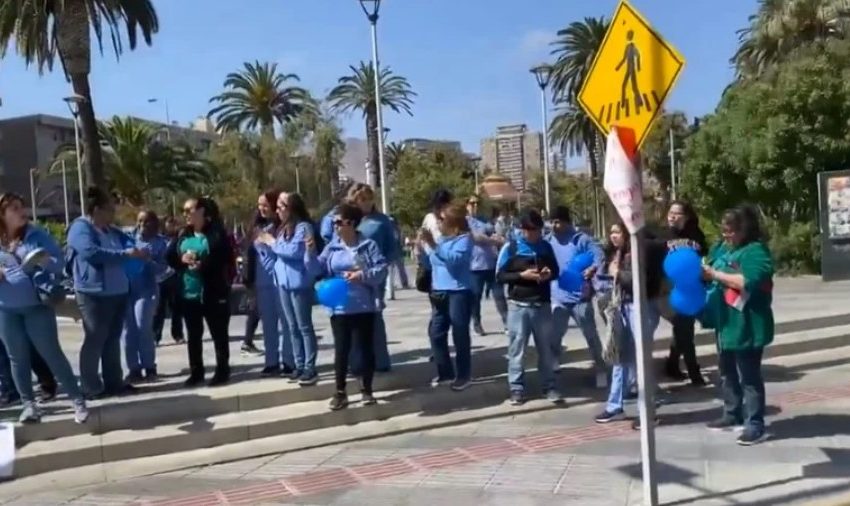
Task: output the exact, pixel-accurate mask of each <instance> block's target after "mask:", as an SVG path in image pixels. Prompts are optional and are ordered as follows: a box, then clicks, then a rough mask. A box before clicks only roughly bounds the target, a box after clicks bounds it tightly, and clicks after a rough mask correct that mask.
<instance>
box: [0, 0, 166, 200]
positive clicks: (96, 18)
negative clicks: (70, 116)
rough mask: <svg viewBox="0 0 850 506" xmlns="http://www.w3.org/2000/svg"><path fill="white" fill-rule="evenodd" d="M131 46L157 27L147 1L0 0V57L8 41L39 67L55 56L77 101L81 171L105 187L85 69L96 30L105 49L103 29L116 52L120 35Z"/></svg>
mask: <svg viewBox="0 0 850 506" xmlns="http://www.w3.org/2000/svg"><path fill="white" fill-rule="evenodd" d="M123 30H126V38H127V42H128V43H129V46H130V49H135V48H136V44H137V42H138V36H139V33H141V36H142V38H143V39H144V41H145V42H146V43H147V44H148V45H150V44H151V41H152V37H153V34H155V33H156V32H157V31H158V30H159V21H158V19H157V16H156V11H155V10H154V7H153V3H152V2H151V0H40V1H33V0H3V1H2V2H0V56H5V54H6V51H7V49H8V47H9V45H10V44H12V43H13V44H14V46H15V49H16V50H17V52H18V53H19V54H20V55H21V56H22V57H23V58H24V61H26V63H27V65H30V64H35V65H36V66H37V67H38V70H39V72H44V71H45V70H52V69H53V63H54V61H55V60H56V58H57V56H58V58H59V61H60V62H61V64H62V68H63V70H64V72H65V76H66V77H67V78H68V80H69V81H70V82H71V86H72V87H73V89H74V93H75V94H76V95H78V96H79V97H81V100H80V102H79V104H78V105H79V111H80V123H81V126H82V139H83V146H84V148H85V171H86V176H87V179H88V182H89V184H91V185H95V186H98V187H101V188H106V184H107V183H106V180H107V178H106V175H105V174H104V171H103V155H102V153H101V148H100V139H99V137H98V126H97V120H96V116H95V112H94V102H93V100H92V92H91V86H90V83H89V74H90V73H91V43H92V34H94V37H95V40H96V41H97V45H98V47H99V48H100V50H101V53H102V52H103V38H104V37H103V36H104V32H106V33H107V34H108V40H110V41H111V42H112V49H113V51H114V53H115V55H116V56H120V55H121V54H122V53H123V50H124V36H125V34H124V33H123V32H122V31H123Z"/></svg>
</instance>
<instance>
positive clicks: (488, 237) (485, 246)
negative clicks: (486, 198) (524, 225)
mask: <svg viewBox="0 0 850 506" xmlns="http://www.w3.org/2000/svg"><path fill="white" fill-rule="evenodd" d="M479 204H480V200H479V198H478V196H477V195H472V196H471V197H469V198H468V199H467V201H466V211H467V217H466V219H467V223H468V224H469V230H470V234H471V237H472V241H473V247H472V264H471V269H472V329H473V330H474V331H475V333H476V334H478V335H479V336H483V335H484V326H483V325H482V323H481V299H482V298H483V296H484V292H485V291H487V290H488V289H490V287H492V286H493V283H495V281H496V274H495V269H496V256H497V255H498V252H499V247H500V246H501V245H502V243H503V241H502V239H501V238H500V237H499V236H497V235H496V233H495V229H494V228H493V225H491V224H490V223H488V222H487V221H485V220H483V219H481V216H480V215H479V214H478V206H479Z"/></svg>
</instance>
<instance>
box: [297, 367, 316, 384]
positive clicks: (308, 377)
mask: <svg viewBox="0 0 850 506" xmlns="http://www.w3.org/2000/svg"><path fill="white" fill-rule="evenodd" d="M318 382H319V375H318V374H317V373H316V371H313V372H310V373H308V372H305V373H303V374H302V375H301V377H300V378H298V384H299V385H300V386H302V387H311V386H313V385H315V384H316V383H318Z"/></svg>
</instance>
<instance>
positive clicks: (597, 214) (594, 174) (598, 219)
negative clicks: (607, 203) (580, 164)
mask: <svg viewBox="0 0 850 506" xmlns="http://www.w3.org/2000/svg"><path fill="white" fill-rule="evenodd" d="M586 147H587V157H588V159H589V162H590V185H591V192H592V197H593V229H594V231H595V233H596V237H604V236H605V224H604V223H602V221H603V217H602V214H603V213H602V205H601V203H600V202H599V186H600V180H599V156H598V155H599V152H600V149H601V147H602V146H601V143H600V142H599V136H598V135H597V134H596V133H594V135H593V141H592V142H589V143H588V144H587V146H586Z"/></svg>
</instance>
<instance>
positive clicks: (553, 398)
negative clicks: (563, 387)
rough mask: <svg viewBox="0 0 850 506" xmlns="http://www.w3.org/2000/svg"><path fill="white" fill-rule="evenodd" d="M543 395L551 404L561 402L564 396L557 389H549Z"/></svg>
mask: <svg viewBox="0 0 850 506" xmlns="http://www.w3.org/2000/svg"><path fill="white" fill-rule="evenodd" d="M544 396H545V397H546V400H547V401H549V402H551V403H552V404H563V403H564V397H563V396H562V395H561V393H560V392H558V391H557V390H554V389H553V390H549V391H548V392H546V393H545V394H544Z"/></svg>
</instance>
